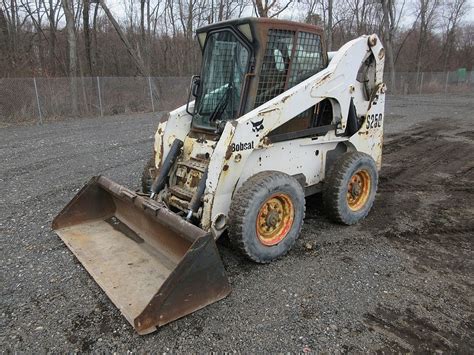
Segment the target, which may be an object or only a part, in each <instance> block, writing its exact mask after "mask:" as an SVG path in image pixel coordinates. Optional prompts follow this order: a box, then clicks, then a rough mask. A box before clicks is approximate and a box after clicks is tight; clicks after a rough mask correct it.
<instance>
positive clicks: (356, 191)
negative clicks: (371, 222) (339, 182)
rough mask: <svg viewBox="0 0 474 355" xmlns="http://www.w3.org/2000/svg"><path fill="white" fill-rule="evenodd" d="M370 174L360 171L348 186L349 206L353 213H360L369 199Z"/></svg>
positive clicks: (353, 176)
mask: <svg viewBox="0 0 474 355" xmlns="http://www.w3.org/2000/svg"><path fill="white" fill-rule="evenodd" d="M371 183H372V182H371V180H370V174H369V172H368V171H367V170H359V171H357V172H356V173H355V174H354V175H352V177H351V178H350V180H349V183H348V184H347V204H348V205H349V208H350V209H351V210H352V211H359V210H360V209H361V208H362V207H364V205H365V203H366V202H367V200H368V199H369V195H370V186H371Z"/></svg>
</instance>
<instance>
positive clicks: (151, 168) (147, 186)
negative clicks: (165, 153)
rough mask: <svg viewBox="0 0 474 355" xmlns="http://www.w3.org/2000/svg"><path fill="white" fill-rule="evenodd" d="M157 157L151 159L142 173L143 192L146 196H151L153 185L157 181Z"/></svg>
mask: <svg viewBox="0 0 474 355" xmlns="http://www.w3.org/2000/svg"><path fill="white" fill-rule="evenodd" d="M155 172H156V168H155V157H154V156H153V157H151V158H150V159H149V160H148V162H147V163H146V165H145V167H144V168H143V173H142V192H143V193H144V194H149V193H150V192H151V185H152V184H153V180H154V179H155V175H156V174H155Z"/></svg>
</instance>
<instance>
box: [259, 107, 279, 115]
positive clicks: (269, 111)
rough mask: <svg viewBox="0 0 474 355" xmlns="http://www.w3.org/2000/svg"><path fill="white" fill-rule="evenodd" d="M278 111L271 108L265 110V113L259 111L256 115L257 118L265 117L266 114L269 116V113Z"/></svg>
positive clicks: (276, 108)
mask: <svg viewBox="0 0 474 355" xmlns="http://www.w3.org/2000/svg"><path fill="white" fill-rule="evenodd" d="M278 110H279V108H278V107H275V108H271V109H269V110H266V111H260V112H259V113H258V115H259V116H264V115H267V114H269V113H271V112H273V111H278Z"/></svg>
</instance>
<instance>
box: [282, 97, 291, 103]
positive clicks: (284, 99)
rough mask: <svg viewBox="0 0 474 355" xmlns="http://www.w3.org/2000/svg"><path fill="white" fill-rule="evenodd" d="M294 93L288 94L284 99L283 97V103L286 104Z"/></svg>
mask: <svg viewBox="0 0 474 355" xmlns="http://www.w3.org/2000/svg"><path fill="white" fill-rule="evenodd" d="M291 96H292V95H287V96H285V97H284V98H283V99H281V103H282V104H284V103H285V102H286V100H288V99H289V98H290V97H291Z"/></svg>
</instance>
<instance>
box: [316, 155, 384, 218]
mask: <svg viewBox="0 0 474 355" xmlns="http://www.w3.org/2000/svg"><path fill="white" fill-rule="evenodd" d="M359 174H363V176H366V177H365V178H369V179H370V185H369V186H368V187H367V188H362V192H361V191H360V189H361V188H360V186H361V185H363V184H356V185H358V190H359V194H356V195H354V193H353V192H352V191H354V190H353V188H351V193H350V192H349V182H350V181H351V179H352V178H353V176H355V175H357V176H359ZM365 178H362V180H364V179H365ZM377 184H378V172H377V167H376V165H375V162H374V160H373V159H372V157H371V156H370V155H368V154H365V153H361V152H349V153H345V154H343V155H342V156H341V157H340V158H339V159H338V160H337V161H336V162H335V163H334V166H332V167H331V168H330V170H329V172H328V176H327V177H326V181H325V183H324V190H323V202H324V209H325V211H326V213H327V215H328V216H329V217H330V218H331V219H332V220H334V221H336V222H339V223H342V224H346V225H352V224H355V223H357V222H359V221H360V220H361V219H363V218H365V217H366V216H367V214H368V213H369V211H370V209H371V208H372V205H373V203H374V200H375V194H376V192H377ZM352 186H354V185H352V184H351V187H352ZM364 191H366V193H364ZM359 195H360V196H362V195H363V196H364V197H360V198H361V200H360V202H359V203H360V206H358V205H357V203H354V200H356V202H357V199H358V198H359ZM354 196H355V197H354ZM350 199H351V202H349V200H350ZM350 203H353V205H352V208H351V206H350Z"/></svg>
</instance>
